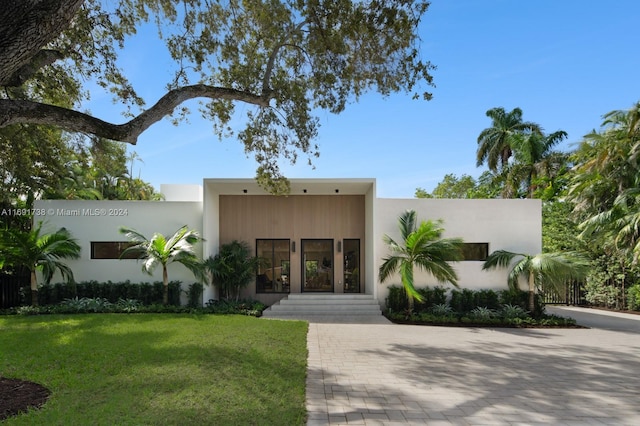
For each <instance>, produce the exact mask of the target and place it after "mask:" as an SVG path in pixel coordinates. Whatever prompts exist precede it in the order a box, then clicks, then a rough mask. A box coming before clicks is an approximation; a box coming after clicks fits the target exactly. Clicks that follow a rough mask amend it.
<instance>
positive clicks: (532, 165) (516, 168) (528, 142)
mask: <svg viewBox="0 0 640 426" xmlns="http://www.w3.org/2000/svg"><path fill="white" fill-rule="evenodd" d="M566 137H567V132H565V131H563V130H559V131H557V132H553V133H551V134H550V135H545V134H544V133H543V132H542V131H540V132H535V133H526V134H525V133H521V134H516V135H514V136H513V138H512V149H513V155H514V158H515V163H514V164H513V165H512V167H510V168H509V171H508V177H507V182H511V183H512V184H514V185H517V186H518V187H519V188H515V189H516V190H517V189H521V190H522V192H523V193H524V196H526V197H528V198H533V195H534V192H535V190H536V183H537V181H538V179H539V178H547V179H553V178H555V177H556V175H557V172H559V170H560V169H561V168H562V166H564V165H566V164H567V163H568V155H567V154H564V153H561V152H557V151H553V150H552V148H553V147H554V146H555V145H557V144H558V143H560V142H561V141H562V140H564V139H565V138H566ZM516 192H517V191H516Z"/></svg>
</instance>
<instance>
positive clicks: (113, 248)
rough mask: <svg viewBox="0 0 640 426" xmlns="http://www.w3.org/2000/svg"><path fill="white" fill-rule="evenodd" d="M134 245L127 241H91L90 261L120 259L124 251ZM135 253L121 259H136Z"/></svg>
mask: <svg viewBox="0 0 640 426" xmlns="http://www.w3.org/2000/svg"><path fill="white" fill-rule="evenodd" d="M132 245H134V243H132V242H129V241H91V259H120V255H121V254H122V252H123V251H125V249H127V248H128V247H131V246H132ZM137 258H138V255H137V254H136V253H129V254H127V255H126V256H124V257H123V259H137Z"/></svg>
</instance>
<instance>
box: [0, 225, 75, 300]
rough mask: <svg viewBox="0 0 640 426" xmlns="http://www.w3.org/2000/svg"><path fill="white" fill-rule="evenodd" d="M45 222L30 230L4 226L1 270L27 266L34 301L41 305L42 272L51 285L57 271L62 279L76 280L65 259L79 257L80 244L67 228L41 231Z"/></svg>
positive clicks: (1, 245)
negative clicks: (38, 272)
mask: <svg viewBox="0 0 640 426" xmlns="http://www.w3.org/2000/svg"><path fill="white" fill-rule="evenodd" d="M42 226H43V222H38V224H37V225H35V226H34V227H33V228H32V229H31V230H30V231H23V230H18V229H4V230H2V231H1V232H0V270H2V269H3V268H4V267H13V268H20V267H22V268H26V269H28V270H29V272H30V274H31V304H32V305H33V306H37V305H38V279H37V275H36V271H38V270H40V271H42V275H43V278H44V280H45V282H46V283H47V284H48V283H50V282H51V278H53V275H54V273H55V272H56V271H59V272H60V274H61V275H62V278H63V279H66V281H67V282H73V271H72V270H71V268H69V266H67V265H66V264H65V263H64V262H62V259H78V258H79V257H80V246H79V245H78V243H77V242H76V240H75V239H74V238H73V237H72V236H71V233H70V232H69V231H68V230H66V229H65V228H60V229H58V230H57V231H55V232H53V233H49V234H43V233H42Z"/></svg>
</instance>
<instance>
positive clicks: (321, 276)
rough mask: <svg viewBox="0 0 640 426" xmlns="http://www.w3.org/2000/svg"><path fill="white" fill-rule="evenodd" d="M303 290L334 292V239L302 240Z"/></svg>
mask: <svg viewBox="0 0 640 426" xmlns="http://www.w3.org/2000/svg"><path fill="white" fill-rule="evenodd" d="M301 242H302V268H301V269H302V291H303V292H333V266H334V265H333V263H334V262H333V240H331V239H322V240H317V239H315V240H302V241H301Z"/></svg>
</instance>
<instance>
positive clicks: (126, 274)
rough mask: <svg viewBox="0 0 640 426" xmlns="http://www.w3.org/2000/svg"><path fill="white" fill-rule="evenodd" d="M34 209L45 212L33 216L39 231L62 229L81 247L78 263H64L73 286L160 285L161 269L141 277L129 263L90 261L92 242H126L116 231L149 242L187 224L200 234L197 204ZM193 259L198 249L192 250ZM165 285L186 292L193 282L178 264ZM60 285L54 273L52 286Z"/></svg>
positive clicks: (54, 204)
mask: <svg viewBox="0 0 640 426" xmlns="http://www.w3.org/2000/svg"><path fill="white" fill-rule="evenodd" d="M34 207H35V209H37V210H40V211H43V212H45V215H44V216H36V217H35V218H34V220H35V221H36V222H39V221H43V222H44V225H43V231H45V232H46V231H55V230H57V229H59V228H61V227H64V228H66V229H68V230H69V231H70V232H71V234H72V235H73V237H75V238H76V239H77V240H78V243H79V244H80V246H81V247H82V252H81V258H80V259H78V260H67V261H65V263H67V264H68V265H69V266H70V267H71V269H72V270H73V275H74V278H75V280H76V282H81V281H89V280H97V281H109V280H110V281H113V282H118V281H125V280H130V281H131V282H134V283H135V282H154V281H162V269H161V268H156V270H155V271H154V274H153V275H152V276H150V275H147V274H145V273H143V272H142V264H141V263H140V262H139V261H136V260H131V259H123V260H118V259H91V242H92V241H127V238H126V237H125V236H124V235H122V234H121V233H120V232H119V229H120V227H123V226H124V227H128V228H133V229H135V230H136V231H138V232H140V233H142V234H143V235H144V236H145V237H147V238H151V237H152V236H153V234H154V233H156V232H159V233H161V234H163V235H165V236H167V237H168V236H171V235H173V233H174V232H175V231H176V230H178V229H179V228H180V227H181V226H183V225H187V226H188V227H189V228H190V229H194V230H196V231H198V233H200V235H202V203H201V202H170V201H84V200H38V201H36V202H35V206H34ZM196 253H197V254H198V256H201V255H202V247H201V244H199V245H198V246H197V247H196ZM168 273H169V280H172V281H174V280H179V281H182V283H183V289H184V290H186V289H187V287H188V286H189V284H191V283H193V282H194V278H193V274H192V273H191V272H190V271H189V270H188V269H186V268H185V267H184V266H182V265H180V264H171V265H169V267H168ZM59 281H61V277H60V276H59V275H58V274H56V275H55V276H54V278H53V280H52V282H59Z"/></svg>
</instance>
